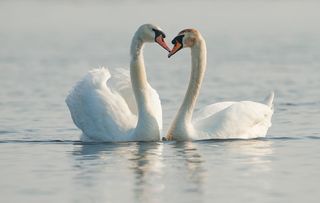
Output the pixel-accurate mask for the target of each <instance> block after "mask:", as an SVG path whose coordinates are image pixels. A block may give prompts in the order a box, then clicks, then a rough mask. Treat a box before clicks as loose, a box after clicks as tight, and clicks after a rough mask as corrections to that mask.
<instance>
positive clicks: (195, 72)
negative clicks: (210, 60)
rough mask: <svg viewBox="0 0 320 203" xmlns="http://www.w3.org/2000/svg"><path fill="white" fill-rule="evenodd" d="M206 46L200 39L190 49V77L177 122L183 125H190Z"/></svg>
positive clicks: (202, 73) (203, 69)
mask: <svg viewBox="0 0 320 203" xmlns="http://www.w3.org/2000/svg"><path fill="white" fill-rule="evenodd" d="M206 61H207V60H206V44H205V41H204V39H202V38H201V39H200V40H199V41H197V43H196V44H195V45H194V46H193V47H192V48H191V64H192V67H191V76H190V81H189V86H188V90H187V92H186V94H185V97H184V100H183V103H182V105H181V107H180V109H179V113H178V118H177V119H178V120H180V121H181V122H184V123H185V124H189V123H191V119H192V114H193V111H194V108H195V104H196V102H197V98H198V95H199V92H200V88H201V84H202V81H203V77H204V72H205V69H206Z"/></svg>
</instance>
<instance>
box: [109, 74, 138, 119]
mask: <svg viewBox="0 0 320 203" xmlns="http://www.w3.org/2000/svg"><path fill="white" fill-rule="evenodd" d="M107 84H108V86H109V87H110V89H112V90H113V91H116V92H118V93H119V94H120V95H121V96H122V97H123V99H124V100H125V101H126V102H127V104H128V107H129V109H130V111H131V112H132V113H133V114H135V115H137V114H138V113H137V112H138V109H137V103H136V100H135V97H134V93H133V89H132V85H131V78H130V72H129V70H126V69H123V68H117V69H112V77H111V78H110V80H108V83H107Z"/></svg>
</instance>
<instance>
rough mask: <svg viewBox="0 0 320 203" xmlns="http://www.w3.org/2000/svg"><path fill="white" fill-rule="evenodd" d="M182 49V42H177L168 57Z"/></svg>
mask: <svg viewBox="0 0 320 203" xmlns="http://www.w3.org/2000/svg"><path fill="white" fill-rule="evenodd" d="M180 49H182V44H181V43H180V42H178V41H176V42H175V44H174V47H173V48H172V50H171V51H170V52H169V54H168V58H170V57H171V56H172V55H173V54H175V53H177V52H178V51H179V50H180Z"/></svg>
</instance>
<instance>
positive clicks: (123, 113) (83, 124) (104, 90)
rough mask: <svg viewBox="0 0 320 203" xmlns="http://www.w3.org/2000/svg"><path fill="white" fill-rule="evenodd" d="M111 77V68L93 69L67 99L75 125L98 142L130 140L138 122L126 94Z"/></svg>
mask: <svg viewBox="0 0 320 203" xmlns="http://www.w3.org/2000/svg"><path fill="white" fill-rule="evenodd" d="M110 78H111V74H110V72H109V70H108V69H106V68H100V69H93V70H91V71H89V72H88V74H87V75H86V76H85V77H84V78H83V79H82V80H80V81H79V82H78V83H77V84H76V85H75V87H74V88H73V89H72V90H71V91H70V93H69V95H68V96H67V98H66V103H67V105H68V107H69V110H70V113H71V117H72V119H73V122H74V123H75V125H76V126H77V127H78V128H80V129H81V130H82V131H83V133H84V134H85V136H87V137H88V138H89V139H93V140H96V141H119V140H121V139H122V138H123V139H128V138H127V137H126V136H128V135H129V134H130V132H131V131H132V130H133V129H134V127H135V126H136V122H137V116H136V115H134V114H133V113H132V112H131V110H130V107H129V105H128V103H127V100H126V99H125V98H124V97H123V96H122V95H123V93H122V92H121V91H120V92H119V91H117V89H116V88H111V87H110V86H109V85H108V82H107V81H108V80H109V79H110ZM124 137H126V138H124Z"/></svg>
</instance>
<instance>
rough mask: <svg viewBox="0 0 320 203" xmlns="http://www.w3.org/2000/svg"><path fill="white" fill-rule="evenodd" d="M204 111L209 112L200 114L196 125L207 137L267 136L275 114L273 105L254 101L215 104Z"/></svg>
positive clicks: (245, 137)
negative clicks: (200, 116)
mask: <svg viewBox="0 0 320 203" xmlns="http://www.w3.org/2000/svg"><path fill="white" fill-rule="evenodd" d="M203 111H206V113H207V114H205V113H202V114H200V115H202V118H200V119H197V120H195V123H194V126H195V129H196V130H197V131H199V133H200V134H202V135H201V136H203V137H205V138H206V139H238V138H240V139H249V138H257V137H265V135H266V133H267V130H268V128H269V127H270V126H271V117H272V114H273V108H272V107H270V106H268V105H265V104H262V103H257V102H252V101H241V102H223V103H218V104H213V105H209V106H207V107H205V108H204V110H203ZM209 114H210V115H209Z"/></svg>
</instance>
